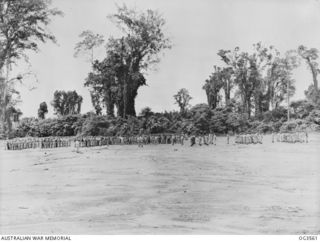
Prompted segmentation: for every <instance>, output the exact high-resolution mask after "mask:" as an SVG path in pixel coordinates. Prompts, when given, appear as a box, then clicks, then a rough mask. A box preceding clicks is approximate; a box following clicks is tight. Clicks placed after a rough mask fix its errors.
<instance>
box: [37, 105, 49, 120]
mask: <svg viewBox="0 0 320 242" xmlns="http://www.w3.org/2000/svg"><path fill="white" fill-rule="evenodd" d="M47 113H48V106H47V103H46V102H42V103H40V106H39V109H38V118H39V119H45V115H46V114H47Z"/></svg>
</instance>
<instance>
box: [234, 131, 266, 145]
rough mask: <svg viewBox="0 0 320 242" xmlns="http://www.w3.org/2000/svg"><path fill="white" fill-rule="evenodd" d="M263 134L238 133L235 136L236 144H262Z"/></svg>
mask: <svg viewBox="0 0 320 242" xmlns="http://www.w3.org/2000/svg"><path fill="white" fill-rule="evenodd" d="M262 139H263V135H262V134H259V133H256V134H238V135H236V137H235V143H236V144H246V145H248V144H262Z"/></svg>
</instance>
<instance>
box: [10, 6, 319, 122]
mask: <svg viewBox="0 0 320 242" xmlns="http://www.w3.org/2000/svg"><path fill="white" fill-rule="evenodd" d="M116 3H117V4H121V3H125V4H126V5H127V6H129V7H135V8H137V9H139V10H146V9H156V10H158V11H159V12H160V13H162V15H163V17H164V18H165V19H166V21H167V24H166V29H165V32H166V33H167V34H168V36H169V37H170V38H171V39H172V42H173V48H172V49H171V50H168V51H166V52H165V55H164V56H163V57H162V59H161V62H160V63H159V64H158V65H157V70H154V71H150V72H149V73H148V75H147V76H146V77H147V84H148V86H145V87H141V88H140V89H139V94H138V97H137V100H136V111H137V113H139V112H140V110H141V108H143V107H146V106H149V107H151V108H152V110H153V111H164V110H173V109H175V110H177V109H178V107H177V106H176V105H175V104H174V100H173V97H172V96H173V95H174V94H175V93H176V92H177V91H178V89H180V88H187V89H188V90H189V92H190V94H191V96H192V97H193V99H192V101H191V104H192V105H194V104H197V103H204V102H206V96H205V92H204V91H203V90H202V86H203V84H204V81H205V79H206V78H207V77H208V76H209V75H210V73H211V72H212V71H213V65H221V64H222V62H221V61H220V59H219V58H218V56H217V52H218V50H219V49H234V48H235V47H236V46H239V47H240V49H242V50H245V51H250V50H251V47H252V44H254V43H256V42H258V41H262V43H263V44H265V45H274V46H275V47H276V48H278V49H279V50H280V51H281V53H284V52H285V51H286V50H289V49H295V48H297V46H298V45H300V44H303V45H306V46H307V47H316V48H320V31H319V26H320V2H319V1H316V0H304V1H301V0H296V1H295V0H282V1H280V0H233V1H231V0H216V1H215V0H124V1H115V0H112V1H111V0H53V6H54V7H57V8H59V9H60V10H61V11H63V12H64V17H56V18H54V19H53V21H52V23H51V24H50V26H49V28H50V30H51V32H52V33H53V34H54V35H55V36H56V38H57V40H58V44H53V43H46V44H44V45H40V52H39V53H30V54H29V53H28V54H29V57H30V63H31V65H32V66H31V67H30V70H32V71H33V72H34V73H35V74H36V75H37V79H38V83H34V82H33V81H32V80H31V79H30V78H29V80H27V85H28V86H32V85H35V86H36V89H34V90H32V91H30V90H28V88H26V87H19V90H20V91H21V98H22V103H21V104H20V108H21V110H22V112H23V116H24V117H26V116H36V115H37V109H38V107H39V103H40V102H43V101H46V102H47V103H48V104H49V103H50V102H51V101H52V98H53V93H54V91H55V90H66V91H67V90H76V91H77V92H78V93H79V94H80V95H82V96H83V98H84V101H83V106H82V113H85V112H87V111H91V110H93V107H92V105H91V100H90V95H89V91H88V89H87V88H85V87H83V83H84V79H85V78H86V76H87V74H88V72H89V71H90V64H89V62H87V61H86V58H74V57H73V53H74V46H75V44H76V43H77V42H78V41H79V37H78V36H79V34H80V33H81V32H82V31H83V30H87V29H89V30H92V31H93V32H95V33H99V34H102V35H104V36H105V37H106V38H108V37H109V36H118V35H119V31H118V30H117V29H116V27H115V26H114V25H113V23H111V22H110V21H109V20H108V19H107V17H106V16H108V15H109V14H112V13H115V12H116ZM103 54H104V52H103V49H101V50H100V51H96V53H95V56H96V57H97V58H102V57H103ZM15 70H16V71H20V72H21V71H23V70H25V67H23V65H21V64H20V65H19V66H18V67H16V69H15ZM14 72H15V71H14ZM294 78H295V80H296V87H297V91H296V94H295V97H294V98H295V99H299V98H303V97H304V94H303V91H304V90H305V89H306V88H307V86H308V85H309V84H311V83H312V79H311V74H310V73H309V71H308V70H307V68H306V66H305V65H304V64H303V65H301V67H300V68H299V69H298V70H296V71H295V72H294ZM52 115H53V108H52V106H51V105H49V116H52Z"/></svg>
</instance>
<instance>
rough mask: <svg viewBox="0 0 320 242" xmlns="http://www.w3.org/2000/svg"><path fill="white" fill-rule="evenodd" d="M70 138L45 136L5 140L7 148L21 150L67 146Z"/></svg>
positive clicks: (69, 143)
mask: <svg viewBox="0 0 320 242" xmlns="http://www.w3.org/2000/svg"><path fill="white" fill-rule="evenodd" d="M70 145H71V140H70V139H68V138H62V137H46V138H29V137H28V138H15V139H12V140H9V141H7V142H6V149H7V150H23V149H36V148H41V149H47V148H59V147H69V146H70Z"/></svg>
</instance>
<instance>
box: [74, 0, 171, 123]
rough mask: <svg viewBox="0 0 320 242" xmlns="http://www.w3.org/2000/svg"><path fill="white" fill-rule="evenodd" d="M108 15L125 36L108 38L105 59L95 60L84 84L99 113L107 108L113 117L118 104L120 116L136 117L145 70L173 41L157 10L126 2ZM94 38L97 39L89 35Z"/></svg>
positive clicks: (144, 81) (158, 59)
mask: <svg viewBox="0 0 320 242" xmlns="http://www.w3.org/2000/svg"><path fill="white" fill-rule="evenodd" d="M109 18H110V19H111V20H112V21H114V23H115V24H116V25H117V27H118V28H119V29H120V30H121V31H122V32H123V36H121V37H120V38H114V37H111V38H109V40H108V42H107V44H106V53H107V56H106V57H105V59H104V60H103V61H101V62H100V61H95V62H94V63H93V71H92V72H91V73H89V75H88V78H87V79H86V82H85V86H87V87H89V88H90V93H91V98H92V103H93V105H94V107H95V110H96V113H97V114H100V113H101V110H102V109H103V108H106V110H107V114H108V116H109V117H110V118H112V117H114V107H115V106H116V107H117V112H118V113H117V114H118V116H119V117H122V118H128V117H129V116H136V111H135V98H136V97H137V95H138V89H139V88H140V87H141V86H143V85H146V79H145V76H144V73H145V72H146V71H147V70H148V69H149V67H150V66H153V65H154V64H156V63H158V62H159V61H160V57H159V54H160V53H161V52H162V51H163V50H165V49H169V48H171V44H170V41H169V39H168V38H167V37H166V36H165V34H164V32H163V29H164V25H165V20H164V19H163V17H162V16H161V15H160V14H159V13H158V12H157V11H153V10H147V11H146V12H138V11H136V10H133V9H129V8H127V7H126V6H125V5H123V6H122V7H118V11H117V13H116V14H113V15H111V16H109ZM90 36H91V35H90ZM91 39H95V38H92V36H91V37H90V38H88V40H91ZM87 42H88V41H87ZM87 42H85V44H84V45H85V46H87V45H88V44H87ZM89 43H91V42H90V41H89ZM81 45H83V44H80V46H81ZM89 46H94V45H89ZM90 48H91V47H90Z"/></svg>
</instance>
